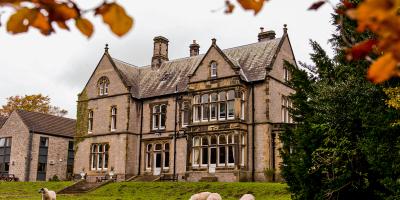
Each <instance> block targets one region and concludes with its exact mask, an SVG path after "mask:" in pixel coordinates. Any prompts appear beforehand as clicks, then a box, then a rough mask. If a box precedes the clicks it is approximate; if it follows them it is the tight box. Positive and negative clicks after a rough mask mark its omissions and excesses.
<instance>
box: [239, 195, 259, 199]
mask: <svg viewBox="0 0 400 200" xmlns="http://www.w3.org/2000/svg"><path fill="white" fill-rule="evenodd" d="M240 200H256V198H255V197H254V196H253V195H252V194H245V195H243V196H242V198H240Z"/></svg>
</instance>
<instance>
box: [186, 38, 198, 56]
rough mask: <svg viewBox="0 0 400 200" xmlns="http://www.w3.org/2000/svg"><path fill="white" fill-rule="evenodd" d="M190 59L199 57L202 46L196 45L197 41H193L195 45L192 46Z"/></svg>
mask: <svg viewBox="0 0 400 200" xmlns="http://www.w3.org/2000/svg"><path fill="white" fill-rule="evenodd" d="M189 48H190V57H192V56H197V55H199V52H200V45H199V44H197V43H196V40H193V43H192V44H190V46H189Z"/></svg>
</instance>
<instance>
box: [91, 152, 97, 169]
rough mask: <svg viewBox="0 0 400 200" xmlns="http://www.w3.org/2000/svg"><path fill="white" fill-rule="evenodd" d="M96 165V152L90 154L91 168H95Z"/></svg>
mask: <svg viewBox="0 0 400 200" xmlns="http://www.w3.org/2000/svg"><path fill="white" fill-rule="evenodd" d="M96 166H97V160H96V154H92V168H94V169H95V168H96Z"/></svg>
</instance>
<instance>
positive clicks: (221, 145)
mask: <svg viewBox="0 0 400 200" xmlns="http://www.w3.org/2000/svg"><path fill="white" fill-rule="evenodd" d="M221 137H224V138H225V144H221V142H220V138H221ZM227 143H228V140H227V138H226V135H225V134H221V135H218V152H217V154H218V155H217V156H218V158H217V166H219V167H221V166H226V163H227V160H226V155H227V154H226V151H227V146H226V145H227ZM221 147H224V149H225V154H224V155H225V156H224V158H225V159H224V162H223V163H221V162H219V161H220V160H219V158H220V149H221Z"/></svg>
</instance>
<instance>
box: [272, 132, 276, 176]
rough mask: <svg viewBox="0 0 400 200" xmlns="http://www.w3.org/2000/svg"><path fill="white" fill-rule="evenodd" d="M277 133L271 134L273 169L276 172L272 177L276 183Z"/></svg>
mask: <svg viewBox="0 0 400 200" xmlns="http://www.w3.org/2000/svg"><path fill="white" fill-rule="evenodd" d="M275 138H276V135H275V133H272V134H271V140H272V141H271V146H272V169H273V170H274V174H273V175H272V181H273V182H275V146H276V144H275Z"/></svg>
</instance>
